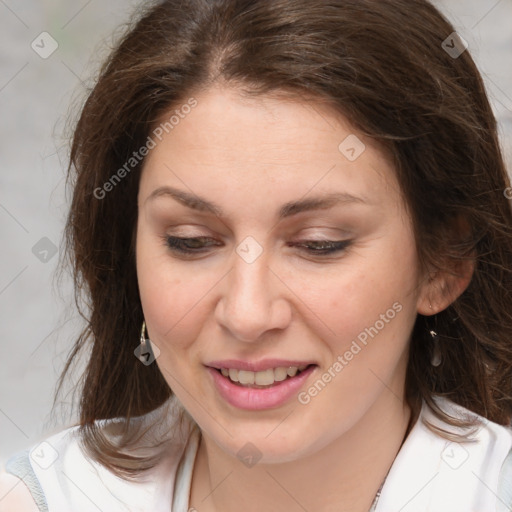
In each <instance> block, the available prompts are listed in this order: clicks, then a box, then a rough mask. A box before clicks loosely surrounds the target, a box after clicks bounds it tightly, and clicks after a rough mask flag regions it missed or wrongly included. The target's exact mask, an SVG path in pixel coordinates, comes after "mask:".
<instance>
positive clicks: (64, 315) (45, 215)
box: [0, 0, 512, 464]
mask: <svg viewBox="0 0 512 512" xmlns="http://www.w3.org/2000/svg"><path fill="white" fill-rule="evenodd" d="M140 3H141V2H138V1H135V0H123V1H121V0H110V1H109V2H105V1H100V0H89V1H83V0H82V1H78V2H69V1H67V2H66V1H63V0H39V1H36V0H17V1H15V0H0V44H1V50H0V52H1V53H0V55H1V61H0V116H1V134H0V135H1V136H0V158H1V169H0V234H1V239H0V240H1V244H2V245H1V247H2V250H1V252H0V262H1V266H0V268H1V272H0V321H1V324H0V325H1V326H2V327H1V332H0V339H1V341H0V344H1V345H0V346H1V349H2V354H3V357H2V358H1V359H0V464H2V463H3V462H5V460H6V459H7V458H8V457H9V456H10V455H11V454H13V453H14V452H16V451H18V450H20V449H24V448H26V447H28V446H30V445H31V444H33V443H35V442H37V441H39V440H40V439H41V438H42V437H45V436H46V435H48V434H50V433H53V432H56V431H57V430H59V429H61V428H62V427H64V426H66V425H68V424H70V422H72V421H73V420H74V416H73V415H72V414H70V413H69V407H70V403H71V398H72V396H71V394H67V395H66V394H65V395H63V399H62V400H61V401H60V402H59V403H58V404H57V407H56V408H55V409H54V413H53V414H50V412H51V409H52V400H53V391H54V387H55V384H56V380H57V377H58V375H59V373H60V371H61V370H62V367H63V362H64V360H65V356H66V354H67V352H68V350H69V348H70V346H71V344H72V342H73V341H74V339H75V338H76V336H77V334H78V333H79V331H80V327H81V325H82V320H81V319H79V317H78V315H77V313H76V311H75V309H74V299H73V291H72V289H71V286H70V281H69V279H67V280H64V281H63V283H62V286H60V287H57V286H56V285H55V284H54V273H55V269H56V266H57V263H58V259H59V258H58V255H59V248H60V245H61V240H62V230H63V226H64V220H65V215H66V212H67V208H68V204H69V197H66V194H65V187H64V185H65V174H66V165H67V161H66V158H67V155H68V146H67V139H66V135H67V134H66V130H65V128H66V122H67V118H68V117H67V116H68V115H69V114H70V112H73V111H74V112H76V110H77V108H76V105H79V104H80V102H81V101H82V100H83V99H84V94H85V90H86V89H85V87H86V86H89V85H91V83H92V80H93V78H94V75H95V73H96V71H97V69H98V66H99V64H100V63H101V61H102V59H103V58H104V57H105V56H106V55H107V54H108V51H109V47H110V44H111V42H112V33H113V31H114V29H115V28H116V27H118V26H119V25H120V24H122V23H124V22H126V21H128V19H129V17H130V15H131V13H132V12H133V9H134V7H135V6H136V5H138V4H140ZM436 4H437V5H438V6H439V7H440V8H441V10H443V11H444V12H445V13H446V14H447V15H448V17H449V18H450V19H451V20H452V22H453V23H454V24H455V28H456V30H457V31H458V33H459V34H460V35H462V37H463V38H464V39H465V40H466V41H467V42H468V43H469V50H470V52H471V53H472V55H473V57H474V59H475V60H476V62H477V64H478V65H479V67H480V70H481V71H482V73H483V76H484V79H485V81H486V84H487V88H488V92H489V95H490V98H491V101H492V104H493V107H494V109H495V112H496V115H497V117H498V119H499V122H500V130H501V135H502V144H503V147H504V151H505V155H506V158H507V161H508V164H509V169H510V168H511V166H510V164H511V163H512V64H511V63H512V0H443V1H436ZM447 36H448V34H447ZM73 108H74V110H73Z"/></svg>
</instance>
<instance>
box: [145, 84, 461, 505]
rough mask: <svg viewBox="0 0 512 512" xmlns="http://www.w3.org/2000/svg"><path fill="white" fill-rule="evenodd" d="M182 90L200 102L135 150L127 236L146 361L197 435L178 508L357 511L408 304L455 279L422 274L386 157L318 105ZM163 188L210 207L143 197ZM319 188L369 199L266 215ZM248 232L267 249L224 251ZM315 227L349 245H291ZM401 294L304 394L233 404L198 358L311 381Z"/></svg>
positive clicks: (380, 451) (367, 488)
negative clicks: (246, 362)
mask: <svg viewBox="0 0 512 512" xmlns="http://www.w3.org/2000/svg"><path fill="white" fill-rule="evenodd" d="M195 97H196V99H197V106H196V107H195V108H194V109H193V110H192V111H191V112H190V113H189V114H188V115H187V116H186V117H185V118H184V119H183V120H181V121H180V123H179V124H177V125H176V126H175V127H174V129H173V130H172V131H170V132H169V133H168V134H166V135H165V136H164V137H163V139H162V141H160V142H158V144H157V145H156V147H155V148H154V149H152V150H151V152H150V154H149V155H148V157H147V159H146V162H145V165H144V169H143V172H142V175H141V180H140V188H139V196H138V208H139V217H138V224H137V244H136V256H137V273H138V281H139V289H140V294H141V300H142V306H143V311H144V315H145V320H146V324H147V329H148V335H149V338H150V339H151V340H152V341H153V342H154V343H155V344H156V345H157V346H158V347H159V349H160V350H161V354H160V356H159V357H158V359H157V361H156V362H157V364H158V366H159V368H160V370H161V371H162V374H163V376H164V378H165V379H166V381H167V382H168V384H169V386H170V387H171V388H172V390H173V391H174V393H175V394H176V395H177V396H178V398H179V400H180V401H181V403H182V404H183V406H184V407H185V408H186V409H187V411H188V412H189V413H190V415H191V416H192V417H193V418H194V420H195V421H196V422H197V423H198V425H199V426H200V428H201V431H202V441H201V444H200V448H199V451H198V455H197V458H196V463H195V466H194V473H193V479H192V489H191V502H190V506H191V507H192V506H193V507H195V508H196V509H197V510H198V511H200V512H209V511H222V512H231V511H235V510H237V511H238V510H246V511H249V512H251V511H254V512H256V511H261V510H267V511H282V510H287V511H291V512H294V511H303V510H304V509H306V510H315V511H321V512H327V511H335V510H336V511H337V512H339V511H345V510H346V511H348V510H350V511H352V512H354V511H361V512H363V511H364V512H366V511H367V510H368V509H369V508H370V505H371V503H372V501H373V498H374V496H375V493H376V492H377V489H378V488H379V486H380V484H381V482H382V481H383V479H384V477H385V476H386V474H387V472H388V470H389V468H390V466H391V464H392V463H393V460H394V458H395V456H396V454H397V452H398V450H399V448H400V446H401V444H402V441H403V439H404V435H405V433H406V430H407V426H408V422H409V418H410V410H409V408H408V406H407V405H406V404H405V402H404V382H405V372H406V364H407V355H408V346H409V342H410V335H411V331H412V328H413V325H414V321H415V318H416V315H417V314H418V313H421V314H425V315H430V314H434V313H436V312H438V311H440V310H442V309H444V308H445V307H446V306H448V304H449V303H450V302H451V301H452V300H454V299H455V297H456V296H458V295H459V294H460V293H462V291H463V289H464V288H465V287H466V286H467V283H468V282H469V276H468V277H467V278H466V279H461V278H455V277H453V276H451V277H450V276H447V275H442V274H433V275H428V276H427V275H425V274H424V273H422V272H421V271H420V269H419V265H418V255H417V252H416V247H415V242H414V233H413V229H412V224H411V219H410V216H409V214H408V212H407V210H406V208H405V205H404V203H403V200H402V197H401V194H400V188H399V184H398V183H397V181H396V177H395V173H394V170H393V167H392V165H391V164H390V163H389V162H388V160H387V159H386V157H385V154H384V153H383V152H382V151H381V150H380V149H379V148H378V147H377V146H376V145H375V144H374V143H373V142H372V141H371V140H370V139H367V138H365V137H363V136H362V135H361V134H358V133H357V131H356V130H355V129H354V128H353V127H351V126H350V125H349V124H348V122H347V121H346V120H345V119H343V118H340V116H334V114H333V113H332V112H331V111H330V110H329V109H328V107H326V106H322V105H320V104H316V105H314V106H313V104H312V103H311V102H306V101H300V100H297V99H289V100H285V99H283V98H275V97H271V96H264V97H261V96H260V97H257V98H252V99H249V98H244V97H242V96H241V94H240V93H239V92H238V91H237V90H235V89H230V88H227V87H220V86H216V87H213V88H211V89H209V90H208V91H206V92H202V93H201V94H199V95H197V96H195ZM350 134H356V135H357V136H358V137H359V139H360V140H361V141H363V142H364V144H365V146H366V149H365V150H364V152H363V153H362V154H361V155H360V156H359V157H358V158H357V159H356V160H355V161H349V160H348V159H347V158H346V157H345V155H344V154H342V153H341V152H340V150H339V149H338V146H339V144H340V143H341V142H342V141H343V140H344V139H345V138H346V137H347V136H348V135H350ZM164 185H167V186H170V187H174V188H177V189H180V190H183V191H185V192H188V193H193V194H196V195H197V196H201V197H203V198H205V199H207V200H208V201H211V202H214V203H215V204H217V205H218V206H219V207H220V208H222V210H223V215H222V216H218V215H215V214H213V213H209V212H199V211H195V210H193V209H191V208H187V207H186V206H184V205H182V204H180V203H179V202H178V201H176V200H175V199H173V198H172V197H170V196H160V197H158V198H157V199H149V200H148V197H149V196H150V194H151V193H152V192H153V191H154V190H155V189H156V188H158V187H161V186H164ZM333 191H335V192H344V193H350V194H352V195H355V196H358V197H362V198H365V201H366V202H365V203H360V202H349V203H343V204H339V205H337V206H334V207H332V208H329V209H321V210H312V211H305V212H302V213H299V214H297V215H294V216H290V217H288V218H285V219H283V220H278V219H277V212H278V210H279V208H280V207H281V206H282V205H283V204H284V203H286V202H288V201H294V200H299V199H302V198H305V197H306V198H307V197H312V196H316V195H321V194H325V193H331V192H333ZM166 235H173V236H182V237H198V236H206V237H211V238H213V239H214V240H216V241H217V242H218V244H219V245H216V246H211V247H209V248H208V249H207V252H205V253H201V254H199V256H194V257H192V258H189V259H186V258H183V257H181V256H180V255H179V254H176V253H173V252H172V251H171V250H170V249H169V247H168V246H166V245H165V236H166ZM247 236H251V237H253V239H254V240H256V241H257V242H258V244H259V245H260V246H261V248H262V249H263V252H262V253H261V255H260V256H259V257H258V258H257V259H256V260H255V261H253V262H252V263H247V262H246V261H245V260H244V259H243V258H242V257H240V256H239V254H238V253H237V252H236V250H235V249H236V248H237V246H238V245H239V244H240V243H241V242H242V241H243V240H244V239H245V238H246V237H247ZM322 239H323V240H351V241H352V242H351V244H350V245H349V246H348V247H347V248H346V249H345V250H343V251H340V252H338V253H334V254H332V255H328V256H318V255H314V254H311V253H310V252H307V250H306V249H305V248H303V247H291V246H290V245H289V243H290V242H298V241H309V240H317V241H318V240H322ZM448 289H449V290H450V293H448V292H447V290H448ZM397 302H398V303H399V304H400V305H401V310H400V312H399V313H397V314H396V316H395V317H394V318H393V319H392V320H390V321H389V322H387V323H385V327H384V328H382V329H381V330H379V333H378V335H376V336H375V337H374V338H372V339H370V341H369V342H368V344H367V346H364V348H362V350H361V351H360V352H359V353H358V354H357V355H356V356H354V358H353V359H352V360H351V361H350V362H349V363H348V364H347V365H346V366H345V367H344V368H343V370H342V371H341V372H339V373H338V374H337V375H336V377H335V378H333V379H332V381H331V382H330V383H329V384H328V385H327V386H325V388H324V389H323V390H322V391H321V392H320V393H318V395H317V396H315V397H314V398H313V399H312V400H311V401H310V402H309V403H308V404H306V405H303V404H301V403H299V402H298V400H297V399H296V398H293V399H291V400H290V401H288V402H287V403H285V404H284V405H282V406H279V407H276V408H272V409H268V410H263V411H246V410H241V409H238V408H235V407H233V406H231V405H229V404H228V403H226V402H225V401H224V400H223V399H222V397H221V396H220V395H219V394H218V393H217V391H216V389H215V388H214V386H213V384H212V380H211V378H210V375H209V374H208V373H207V371H206V370H205V367H204V364H205V363H207V362H209V361H212V360H215V359H227V358H239V359H250V360H253V361H254V360H261V359H264V358H274V357H275V358H283V359H299V360H304V361H314V362H316V363H317V364H318V368H316V369H315V372H314V373H313V374H312V375H311V376H310V377H309V379H308V381H307V383H306V385H305V386H304V387H303V389H307V388H308V387H309V386H311V385H312V384H313V383H314V382H315V381H316V380H317V379H318V378H319V377H320V376H321V375H322V374H323V373H324V372H326V371H328V368H329V367H332V365H333V363H334V362H335V361H336V360H337V357H338V356H339V355H343V354H344V353H345V352H346V351H347V350H348V349H349V348H350V345H351V343H352V341H353V340H355V339H356V338H357V336H358V334H360V333H361V332H363V331H364V330H365V328H368V327H370V326H374V325H375V324H376V321H377V320H379V319H380V318H381V315H382V314H385V313H386V311H387V310H389V309H390V308H392V305H393V304H395V303H397ZM430 306H432V308H431V307H430ZM247 442H251V443H253V444H254V445H255V446H256V447H257V449H258V450H259V452H261V459H260V460H259V462H258V463H257V464H256V465H255V466H253V467H251V468H248V467H246V466H245V465H244V464H243V463H242V462H241V461H240V460H239V459H238V457H237V452H238V451H239V450H240V449H241V448H242V447H243V446H244V445H245V444H246V443H247Z"/></svg>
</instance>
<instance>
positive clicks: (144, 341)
mask: <svg viewBox="0 0 512 512" xmlns="http://www.w3.org/2000/svg"><path fill="white" fill-rule="evenodd" d="M145 334H146V320H142V330H141V331H140V344H141V345H142V346H143V347H146V344H147V342H148V341H149V340H148V339H147V338H146V336H145Z"/></svg>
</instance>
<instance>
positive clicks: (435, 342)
mask: <svg viewBox="0 0 512 512" xmlns="http://www.w3.org/2000/svg"><path fill="white" fill-rule="evenodd" d="M430 309H432V304H430ZM434 322H435V323H436V324H437V320H436V318H435V317H434ZM429 333H430V336H431V337H432V357H431V358H430V364H431V365H432V366H434V367H438V366H439V365H440V364H441V360H442V359H441V350H440V349H439V336H438V334H437V331H435V330H434V329H430V330H429Z"/></svg>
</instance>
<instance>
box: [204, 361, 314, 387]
mask: <svg viewBox="0 0 512 512" xmlns="http://www.w3.org/2000/svg"><path fill="white" fill-rule="evenodd" d="M314 366H316V364H306V365H300V366H287V367H285V366H277V367H275V368H268V369H266V370H262V371H258V372H253V371H250V370H240V369H237V368H223V367H222V368H213V367H211V368H212V369H214V370H216V371H217V372H218V373H220V374H221V375H222V376H223V377H224V378H226V379H228V380H229V381H230V382H231V383H232V384H234V385H236V386H240V387H243V388H252V389H268V388H272V387H275V386H276V385H279V384H281V383H283V382H286V381H288V380H290V379H294V378H295V377H298V376H299V375H300V374H301V373H302V372H304V371H307V370H309V369H310V368H312V367H314Z"/></svg>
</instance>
